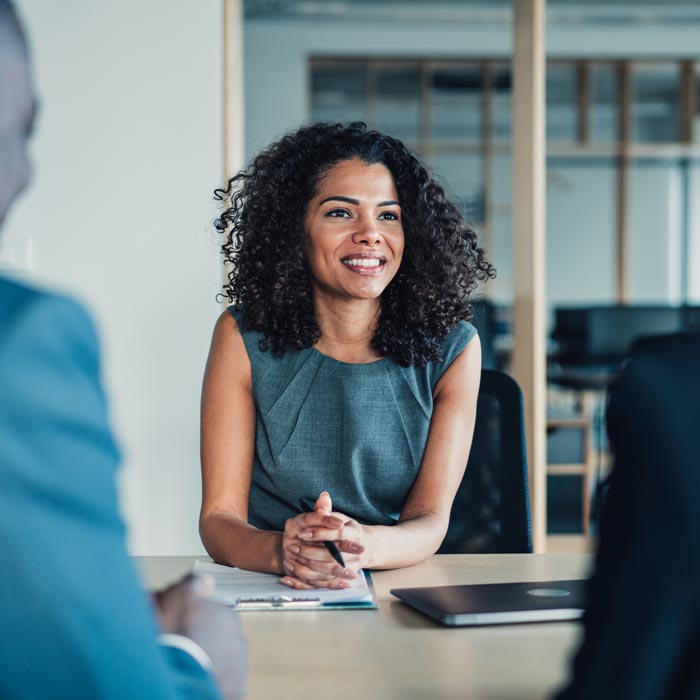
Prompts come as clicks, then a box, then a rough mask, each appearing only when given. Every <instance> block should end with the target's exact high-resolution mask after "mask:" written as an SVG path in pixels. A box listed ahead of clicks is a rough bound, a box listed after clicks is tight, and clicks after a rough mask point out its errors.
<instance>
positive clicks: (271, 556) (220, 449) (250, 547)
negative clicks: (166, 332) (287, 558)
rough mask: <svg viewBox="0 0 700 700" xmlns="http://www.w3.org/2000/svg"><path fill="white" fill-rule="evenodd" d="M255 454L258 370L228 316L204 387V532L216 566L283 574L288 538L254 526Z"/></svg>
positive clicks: (222, 320) (221, 321) (222, 318)
mask: <svg viewBox="0 0 700 700" xmlns="http://www.w3.org/2000/svg"><path fill="white" fill-rule="evenodd" d="M254 450H255V405H254V403H253V382H252V368H251V365H250V359H249V357H248V353H247V351H246V349H245V345H244V343H243V338H242V337H241V333H240V331H239V330H238V326H237V325H236V322H235V320H234V318H233V316H231V314H230V313H229V312H228V311H224V312H223V313H222V314H221V316H220V317H219V320H218V321H217V322H216V326H215V328H214V335H213V337H212V343H211V348H210V350H209V358H208V360H207V366H206V370H205V373H204V385H203V387H202V407H201V461H202V509H201V512H200V516H199V532H200V535H201V537H202V542H203V543H204V546H205V548H206V550H207V552H209V554H210V555H211V556H212V557H213V558H214V559H215V560H216V561H218V562H220V563H222V564H228V565H230V566H238V567H241V568H243V569H249V570H252V571H265V572H270V573H276V574H281V573H283V570H282V557H281V552H282V533H279V532H268V531H264V530H258V529H257V528H255V527H253V526H252V525H249V524H248V496H249V493H250V484H251V480H252V472H253V455H254Z"/></svg>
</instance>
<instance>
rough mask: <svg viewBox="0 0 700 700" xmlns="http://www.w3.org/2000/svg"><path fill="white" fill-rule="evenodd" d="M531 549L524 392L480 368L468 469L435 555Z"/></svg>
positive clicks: (504, 376)
mask: <svg viewBox="0 0 700 700" xmlns="http://www.w3.org/2000/svg"><path fill="white" fill-rule="evenodd" d="M531 551H532V533H531V527H530V499H529V490H528V472H527V457H526V452H525V430H524V418H523V398H522V394H521V392H520V388H519V387H518V385H517V383H516V382H515V380H514V379H512V378H511V377H509V376H508V375H507V374H505V373H503V372H498V371H495V370H489V369H484V370H482V372H481V385H480V387H479V398H478V401H477V410H476V425H475V427H474V438H473V441H472V448H471V452H470V454H469V461H468V463H467V470H466V472H465V474H464V478H463V479H462V483H461V484H460V487H459V489H458V491H457V495H456V497H455V501H454V504H453V506H452V513H451V515H450V525H449V528H448V530H447V535H446V536H445V540H444V541H443V543H442V546H441V547H440V549H439V553H442V554H458V553H481V554H487V553H489V554H495V553H503V554H505V553H523V552H531Z"/></svg>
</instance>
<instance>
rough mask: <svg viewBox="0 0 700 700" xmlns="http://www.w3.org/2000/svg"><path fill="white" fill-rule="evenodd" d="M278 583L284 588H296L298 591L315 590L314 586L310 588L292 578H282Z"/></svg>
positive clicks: (306, 584)
mask: <svg viewBox="0 0 700 700" xmlns="http://www.w3.org/2000/svg"><path fill="white" fill-rule="evenodd" d="M280 583H283V584H284V585H285V586H289V587H290V588H296V589H297V590H299V591H308V590H310V589H311V588H316V586H311V585H310V584H308V583H304V582H303V581H300V580H299V579H298V578H296V577H294V576H283V577H282V578H281V579H280Z"/></svg>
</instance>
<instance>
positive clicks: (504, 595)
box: [391, 579, 586, 626]
mask: <svg viewBox="0 0 700 700" xmlns="http://www.w3.org/2000/svg"><path fill="white" fill-rule="evenodd" d="M585 591H586V580H585V579H577V580H569V581H536V582H532V581H531V582H518V583H487V584H470V585H455V586H429V587H426V588H395V589H393V590H392V591H391V593H392V595H395V596H396V597H397V598H399V599H400V600H401V601H403V602H404V603H406V604H407V605H410V606H411V607H413V608H415V609H416V610H419V611H420V612H422V613H424V614H425V615H428V617H431V618H433V619H434V620H437V621H438V622H440V623H441V624H443V625H450V626H467V625H506V624H515V623H523V622H552V621H557V620H575V619H577V618H579V617H581V615H582V614H583V610H584V607H585V605H584V603H585Z"/></svg>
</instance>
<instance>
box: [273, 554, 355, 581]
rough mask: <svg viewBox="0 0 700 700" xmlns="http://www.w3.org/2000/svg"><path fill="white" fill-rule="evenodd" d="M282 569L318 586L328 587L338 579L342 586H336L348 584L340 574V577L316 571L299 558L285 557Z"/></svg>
mask: <svg viewBox="0 0 700 700" xmlns="http://www.w3.org/2000/svg"><path fill="white" fill-rule="evenodd" d="M283 565H284V570H285V571H287V572H288V573H289V574H292V575H293V576H294V577H295V578H298V579H301V580H302V581H304V582H305V583H309V584H311V585H315V586H319V587H328V586H329V584H330V583H331V582H333V581H338V582H341V583H343V584H344V585H343V586H338V587H340V588H347V586H348V585H350V584H349V583H348V582H347V581H344V580H343V578H342V574H341V576H340V577H338V576H335V575H333V574H329V573H327V572H325V571H318V570H316V569H314V568H312V567H311V566H307V565H306V564H305V563H304V562H302V561H300V560H299V559H295V560H293V561H291V560H289V559H285V560H284V562H283ZM338 569H339V570H340V571H344V570H343V569H342V568H341V567H338Z"/></svg>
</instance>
